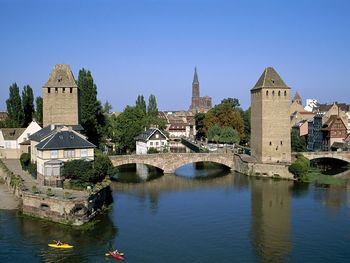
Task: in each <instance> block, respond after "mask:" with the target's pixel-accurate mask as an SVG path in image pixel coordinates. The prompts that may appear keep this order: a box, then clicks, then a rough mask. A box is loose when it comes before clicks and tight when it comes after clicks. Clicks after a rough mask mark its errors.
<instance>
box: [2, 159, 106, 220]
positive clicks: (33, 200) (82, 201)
mask: <svg viewBox="0 0 350 263" xmlns="http://www.w3.org/2000/svg"><path fill="white" fill-rule="evenodd" d="M0 177H1V178H2V179H3V181H4V182H5V184H6V185H7V186H8V188H9V190H10V191H11V192H12V193H13V194H14V196H16V197H18V198H19V200H20V204H19V209H20V211H21V212H22V213H23V214H25V215H29V216H33V217H38V218H42V219H46V220H49V221H53V222H57V223H61V224H67V225H73V226H81V225H83V224H85V223H87V222H89V221H90V220H92V219H93V218H94V217H95V216H96V215H98V214H99V213H101V212H102V211H103V210H104V208H106V207H107V206H108V205H109V204H111V203H112V202H113V198H112V193H111V188H110V181H109V180H105V181H104V182H102V183H99V184H97V185H96V186H95V187H94V188H93V189H91V190H89V191H88V190H85V191H76V190H68V189H67V190H66V189H55V188H52V189H51V188H47V187H46V188H45V189H43V188H39V187H34V188H32V189H29V188H28V186H26V185H25V183H24V180H23V179H22V178H21V176H19V175H16V174H14V173H13V172H11V171H10V170H9V169H8V168H7V167H6V165H5V164H4V163H3V162H2V161H1V160H0ZM34 189H35V190H34ZM45 190H46V191H45ZM14 198H15V197H14Z"/></svg>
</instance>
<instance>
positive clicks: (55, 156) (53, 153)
mask: <svg viewBox="0 0 350 263" xmlns="http://www.w3.org/2000/svg"><path fill="white" fill-rule="evenodd" d="M57 158H58V151H57V150H52V151H51V159H57Z"/></svg>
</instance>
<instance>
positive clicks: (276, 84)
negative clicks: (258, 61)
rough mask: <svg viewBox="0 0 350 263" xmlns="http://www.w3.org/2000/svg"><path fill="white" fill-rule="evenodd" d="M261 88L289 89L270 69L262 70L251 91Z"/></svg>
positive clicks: (273, 70) (274, 71)
mask: <svg viewBox="0 0 350 263" xmlns="http://www.w3.org/2000/svg"><path fill="white" fill-rule="evenodd" d="M261 88H276V89H289V87H288V86H287V85H286V83H284V81H283V80H282V78H281V77H280V75H278V73H277V72H276V70H275V69H274V68H272V67H268V68H266V69H265V70H264V72H263V73H262V75H261V76H260V78H259V80H258V82H257V83H256V84H255V86H254V88H252V90H257V89H261Z"/></svg>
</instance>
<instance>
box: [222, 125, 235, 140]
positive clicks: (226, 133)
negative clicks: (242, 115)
mask: <svg viewBox="0 0 350 263" xmlns="http://www.w3.org/2000/svg"><path fill="white" fill-rule="evenodd" d="M220 142H222V143H239V133H238V132H237V131H236V130H235V129H233V128H232V127H224V128H222V129H221V132H220Z"/></svg>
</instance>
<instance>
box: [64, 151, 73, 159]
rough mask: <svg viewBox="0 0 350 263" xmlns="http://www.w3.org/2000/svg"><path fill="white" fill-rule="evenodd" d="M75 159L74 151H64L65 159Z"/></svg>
mask: <svg viewBox="0 0 350 263" xmlns="http://www.w3.org/2000/svg"><path fill="white" fill-rule="evenodd" d="M73 157H75V151H74V150H64V158H73Z"/></svg>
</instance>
